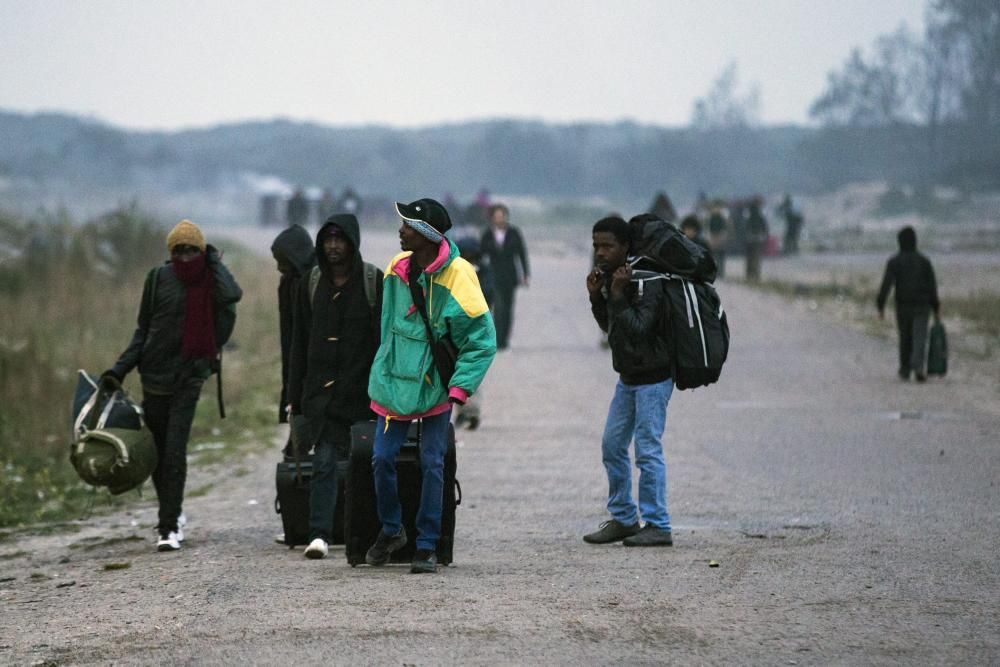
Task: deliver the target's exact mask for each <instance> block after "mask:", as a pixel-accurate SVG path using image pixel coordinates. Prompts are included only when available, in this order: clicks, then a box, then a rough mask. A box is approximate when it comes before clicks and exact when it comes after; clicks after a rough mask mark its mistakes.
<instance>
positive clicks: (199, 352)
mask: <svg viewBox="0 0 1000 667" xmlns="http://www.w3.org/2000/svg"><path fill="white" fill-rule="evenodd" d="M170 268H171V269H172V270H173V272H174V275H175V276H177V279H178V280H180V281H181V283H182V284H183V285H184V287H186V288H187V290H186V291H187V297H186V303H185V307H184V335H183V337H182V338H181V357H182V358H184V359H214V358H215V355H216V352H217V350H216V349H215V317H214V312H213V305H212V287H213V285H214V284H215V279H214V276H213V275H212V271H211V270H210V269H209V268H208V265H207V263H206V261H205V254H204V253H202V254H200V255H198V256H197V257H196V258H194V259H192V260H191V261H189V262H182V261H180V260H176V259H175V260H172V261H171V262H170Z"/></svg>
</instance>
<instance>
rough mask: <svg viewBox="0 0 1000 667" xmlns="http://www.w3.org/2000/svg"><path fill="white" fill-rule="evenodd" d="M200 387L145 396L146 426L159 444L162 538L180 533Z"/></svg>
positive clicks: (157, 478) (159, 526) (157, 474)
mask: <svg viewBox="0 0 1000 667" xmlns="http://www.w3.org/2000/svg"><path fill="white" fill-rule="evenodd" d="M201 385H202V383H201V382H200V381H198V382H192V383H191V384H188V385H187V386H185V387H183V388H182V389H180V390H179V391H177V392H175V393H173V394H167V395H163V394H143V397H142V409H143V411H144V412H145V415H144V417H145V419H146V425H147V426H148V427H149V430H150V431H152V433H153V441H154V442H155V443H156V457H157V458H156V470H154V471H153V486H154V487H155V488H156V497H157V498H158V499H159V501H160V514H159V522H158V523H157V526H156V529H157V531H159V533H160V534H161V535H166V534H167V533H169V532H171V531H174V530H177V517H178V516H180V514H181V505H182V504H183V503H184V482H185V481H186V479H187V444H188V438H190V437H191V423H192V422H193V421H194V412H195V408H197V407H198V397H199V396H200V395H201Z"/></svg>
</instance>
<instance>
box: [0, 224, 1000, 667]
mask: <svg viewBox="0 0 1000 667" xmlns="http://www.w3.org/2000/svg"><path fill="white" fill-rule="evenodd" d="M585 242H586V239H585V238H584V239H583V240H582V243H581V244H580V245H579V246H577V247H576V248H575V250H574V249H573V248H569V247H566V246H563V245H561V244H558V243H552V244H543V243H536V244H535V245H536V253H535V255H534V257H533V266H534V269H535V273H534V280H533V283H532V287H531V288H530V290H527V291H522V292H521V293H520V295H519V304H518V311H517V320H516V323H515V331H514V336H513V343H512V345H513V349H512V350H511V351H509V352H506V353H502V354H501V355H500V356H499V357H498V358H497V361H496V363H495V366H494V368H493V369H492V371H491V374H490V376H489V378H488V382H487V384H486V386H485V388H484V397H485V399H486V406H485V408H484V416H483V425H482V427H481V428H480V430H478V431H477V432H474V433H469V432H462V433H460V439H461V441H462V442H461V445H462V446H461V448H460V449H459V477H460V479H461V481H462V486H463V489H464V491H465V499H464V502H463V504H462V506H461V507H460V508H459V514H458V530H457V534H456V542H457V546H456V563H455V565H454V566H453V567H450V568H446V569H442V570H441V572H440V573H439V574H437V575H431V576H414V575H410V574H408V571H407V568H405V567H402V566H400V567H386V568H382V569H371V568H365V567H359V568H356V569H352V568H350V567H349V566H348V565H347V564H346V562H345V561H344V559H343V551H342V549H341V548H335V549H334V550H333V551H332V553H331V556H330V558H328V559H327V560H325V561H306V560H304V559H303V558H302V557H301V555H300V554H299V553H298V552H289V551H287V550H285V549H284V548H282V547H280V546H277V545H275V544H274V543H273V542H272V539H273V537H274V535H275V533H276V532H278V531H279V526H280V524H279V522H278V521H277V518H276V517H275V515H274V514H273V510H272V509H271V500H272V498H273V470H274V463H275V460H276V459H277V452H278V449H277V446H275V448H274V449H273V452H274V453H273V455H269V456H263V457H261V456H258V457H253V458H249V459H248V460H247V461H246V462H245V463H244V464H243V465H245V466H246V467H247V468H249V469H250V470H251V472H250V473H249V474H248V475H245V476H242V477H236V478H222V479H219V480H218V483H217V484H216V485H215V487H214V488H213V490H212V491H211V492H210V493H208V494H207V495H204V496H202V497H198V498H192V499H189V501H188V502H187V504H186V509H187V512H188V514H189V516H190V519H191V527H190V530H189V540H188V542H187V544H186V546H185V547H184V549H183V550H182V551H181V552H179V553H176V554H157V553H154V552H153V545H152V541H151V532H150V530H149V528H150V526H151V525H152V524H153V523H154V518H155V513H154V512H153V510H152V509H151V508H150V507H149V506H148V505H147V506H145V507H142V508H139V509H137V510H135V511H134V512H133V513H132V514H125V513H122V514H119V515H115V516H111V517H104V518H97V519H93V520H90V521H88V522H86V524H85V525H84V526H83V528H82V530H80V531H79V532H76V533H62V534H56V535H53V536H34V537H30V536H25V537H22V538H20V539H19V540H16V541H13V542H11V541H8V542H5V543H0V608H2V610H3V611H2V614H0V663H4V664H7V663H10V664H32V663H46V664H90V663H109V662H115V663H118V664H132V663H156V662H158V663H174V662H178V663H210V664H211V663H236V662H248V663H255V664H294V663H295V662H298V663H303V664H317V663H320V662H333V663H336V664H348V663H380V664H438V663H462V664H468V663H472V664H484V663H486V664H489V663H508V664H509V663H545V664H571V663H578V664H580V663H582V664H594V663H604V664H607V663H625V664H644V663H648V664H654V663H673V664H692V663H708V664H712V663H715V664H733V663H743V664H775V665H777V664H781V665H787V664H830V663H865V664H868V663H877V664H889V663H911V664H912V663H918V664H926V663H947V664H956V663H966V664H986V663H996V662H998V661H1000V630H998V629H1000V587H998V583H1000V568H998V565H997V553H998V546H1000V518H998V517H1000V515H998V512H997V510H998V508H1000V504H998V499H1000V488H998V484H1000V444H998V437H997V434H998V433H1000V428H998V427H1000V408H998V397H997V395H996V393H995V390H992V389H990V388H988V387H975V386H974V387H965V386H963V385H962V382H961V380H962V375H961V364H960V363H957V364H955V365H956V374H957V375H956V376H953V377H950V378H949V379H947V380H945V381H941V382H932V383H930V384H928V385H925V386H918V385H915V384H902V383H899V382H898V381H896V379H895V374H894V370H895V369H894V365H893V364H894V355H895V351H894V349H893V348H892V346H891V345H889V344H886V343H885V342H882V341H878V340H874V339H871V338H867V337H865V336H864V335H862V334H859V333H856V332H853V331H849V330H847V329H845V328H841V327H838V326H836V325H834V324H831V323H829V322H827V321H824V320H823V319H821V318H817V317H816V316H814V315H810V314H808V313H805V312H802V311H800V310H798V309H796V308H791V307H789V306H788V305H787V303H786V302H785V301H784V300H782V299H781V298H780V297H774V296H769V295H763V294H759V293H755V292H753V291H750V290H747V289H744V288H738V287H735V286H731V285H725V284H723V285H721V286H720V292H721V294H722V296H723V299H724V303H725V305H726V308H727V310H728V311H729V313H730V318H731V327H732V331H733V348H732V351H731V358H730V361H729V362H728V364H727V366H726V368H725V371H724V373H723V377H722V382H721V383H720V384H719V385H717V386H715V387H712V388H708V389H703V390H699V391H695V392H683V393H681V392H677V393H675V394H674V397H673V399H672V400H671V402H670V408H669V418H668V426H667V434H666V437H665V450H666V455H667V460H668V464H669V499H670V506H671V513H672V516H673V521H674V524H675V529H674V534H675V546H674V547H673V548H671V549H645V550H641V549H627V548H625V547H622V546H620V545H614V546H591V545H586V544H584V543H583V542H582V541H581V540H580V536H581V535H582V534H583V533H584V532H587V531H589V530H591V529H593V528H595V527H596V526H597V524H598V523H599V522H600V521H602V520H603V519H604V509H603V505H604V494H605V479H604V472H603V468H602V466H601V462H600V444H599V442H600V434H601V430H602V426H603V421H604V416H605V411H606V408H607V404H608V401H609V399H610V396H611V393H612V387H613V382H614V380H615V376H614V374H613V373H612V371H611V369H610V359H609V356H608V354H607V353H606V352H604V351H602V350H600V349H599V348H598V345H597V341H598V335H597V328H596V325H595V324H594V323H593V322H592V320H591V318H590V314H589V311H588V308H587V305H586V297H585V289H584V286H583V277H584V274H585V272H586V269H587V262H586V260H585V259H581V256H584V252H583V250H584V249H585V247H586V246H585V245H583V244H584V243H585ZM392 244H393V239H392V237H391V235H384V237H382V238H378V239H374V240H371V239H370V240H367V241H366V245H365V248H366V249H367V255H368V256H369V257H378V256H379V254H380V253H381V254H382V255H383V256H386V257H387V256H388V253H389V252H390V250H391V248H392ZM265 247H266V246H265ZM380 261H381V260H380ZM279 437H280V436H279ZM213 474H214V473H212V472H211V471H205V470H199V471H196V472H195V473H194V479H193V480H192V481H191V482H190V483H189V488H194V487H196V486H198V485H199V483H204V482H205V481H206V480H207V479H209V478H210V476H211V475H213ZM251 501H256V504H249V503H250V502H251ZM133 521H134V522H136V523H137V524H138V525H137V526H132V525H131V522H133ZM18 552H26V553H22V554H20V555H18ZM710 560H715V561H718V562H719V566H718V567H717V568H710V567H709V565H708V562H709V561H710ZM117 562H129V563H131V567H130V568H129V569H125V570H114V571H105V570H104V569H103V568H104V565H105V564H107V563H117ZM11 578H13V579H11ZM69 582H74V583H73V584H72V585H68V584H69Z"/></svg>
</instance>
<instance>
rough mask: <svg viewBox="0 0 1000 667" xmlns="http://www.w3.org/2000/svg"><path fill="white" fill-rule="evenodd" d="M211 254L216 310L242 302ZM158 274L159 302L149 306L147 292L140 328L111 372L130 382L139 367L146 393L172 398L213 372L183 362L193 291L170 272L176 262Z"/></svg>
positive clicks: (196, 362)
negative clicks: (187, 312)
mask: <svg viewBox="0 0 1000 667" xmlns="http://www.w3.org/2000/svg"><path fill="white" fill-rule="evenodd" d="M205 254H206V259H207V263H208V266H209V268H210V269H211V271H212V275H213V277H214V279H215V285H214V286H213V288H212V290H213V301H214V305H215V308H216V310H218V309H220V308H225V307H226V306H228V305H229V304H233V303H236V302H238V301H239V300H240V299H241V298H243V290H242V289H240V286H239V285H238V284H236V279H235V278H233V274H232V273H230V272H229V269H227V268H226V266H225V265H224V264H223V263H222V260H221V259H220V256H219V251H218V250H216V249H215V247H214V246H211V245H210V246H208V248H207V249H206V252H205ZM155 271H156V273H155V280H156V289H155V295H154V302H153V303H147V300H148V298H149V290H146V291H144V292H143V295H142V303H141V304H140V306H139V317H138V326H137V327H136V330H135V333H134V334H133V335H132V340H131V342H129V344H128V347H127V348H125V351H124V352H122V355H121V356H120V357H119V358H118V361H117V362H115V365H114V366H113V367H112V369H111V370H112V372H114V373H115V374H116V375H117V376H118V377H120V378H124V377H125V376H126V375H127V374H128V373H129V372H130V371H131V370H132V369H133V368H135V367H136V366H138V367H139V375H140V378H141V380H142V387H143V389H144V390H145V391H148V392H151V393H160V394H172V393H174V392H175V391H177V390H178V389H179V388H180V387H181V386H183V385H184V384H187V383H189V382H191V381H195V380H204V379H205V378H207V377H208V376H209V375H210V374H211V368H210V366H209V362H208V361H207V360H205V359H188V360H185V359H182V358H181V338H182V337H183V334H184V313H185V304H186V295H187V288H186V287H184V284H183V283H181V281H180V280H178V279H177V276H176V275H174V272H173V271H172V270H171V269H170V262H167V263H166V264H165V265H164V266H161V267H159V268H158V269H156V270H155Z"/></svg>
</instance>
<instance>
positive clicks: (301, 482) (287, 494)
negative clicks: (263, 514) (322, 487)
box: [274, 454, 348, 549]
mask: <svg viewBox="0 0 1000 667" xmlns="http://www.w3.org/2000/svg"><path fill="white" fill-rule="evenodd" d="M347 466H348V462H347V461H337V509H336V511H334V513H333V529H332V532H331V537H333V542H332V544H343V543H344V497H345V493H344V478H345V477H346V476H347ZM312 474H313V464H312V455H308V454H307V455H305V456H301V457H299V460H298V461H297V462H296V460H295V459H294V458H292V457H286V458H285V460H284V461H281V462H280V463H278V469H277V471H276V472H275V476H274V482H275V487H277V491H278V494H277V496H275V498H274V511H275V512H277V513H278V514H280V515H281V524H282V526H284V529H285V544H287V545H288V548H289V549H293V548H295V547H297V546H305V545H307V544H309V484H310V482H311V481H312Z"/></svg>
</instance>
